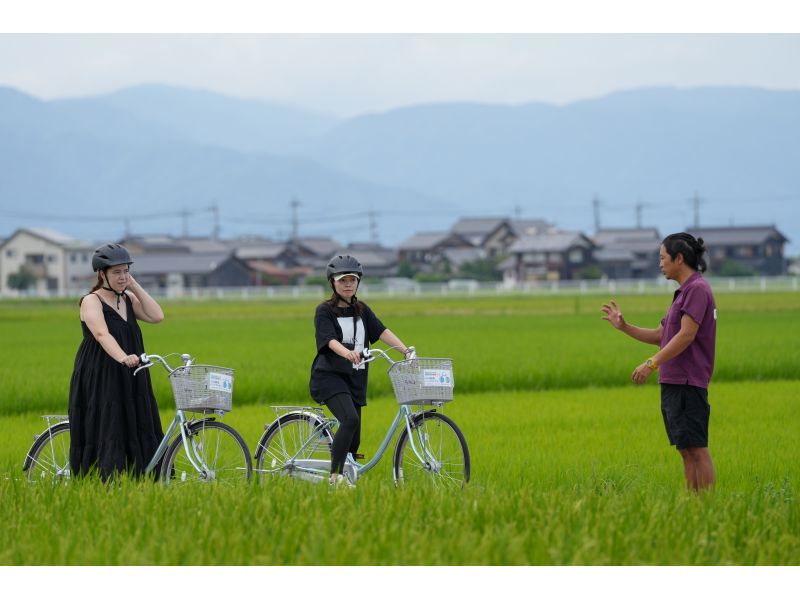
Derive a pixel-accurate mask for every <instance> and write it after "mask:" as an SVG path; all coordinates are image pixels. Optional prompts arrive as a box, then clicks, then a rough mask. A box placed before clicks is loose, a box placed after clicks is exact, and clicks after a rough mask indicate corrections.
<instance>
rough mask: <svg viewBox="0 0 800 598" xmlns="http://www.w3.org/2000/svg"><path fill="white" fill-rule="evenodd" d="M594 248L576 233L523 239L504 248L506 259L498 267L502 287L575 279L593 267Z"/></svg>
mask: <svg viewBox="0 0 800 598" xmlns="http://www.w3.org/2000/svg"><path fill="white" fill-rule="evenodd" d="M594 248H595V245H594V243H593V242H592V240H591V239H589V238H588V237H587V236H586V235H584V234H583V233H581V232H577V231H550V232H544V233H540V234H536V235H526V236H524V237H520V238H519V239H517V240H516V241H515V242H514V243H513V244H512V245H511V247H509V248H508V253H509V257H508V258H507V259H506V260H505V261H504V262H503V263H502V264H501V265H500V267H501V269H502V271H503V280H504V282H505V283H506V284H516V283H524V282H529V281H537V280H569V279H575V278H579V276H580V273H581V271H582V270H583V269H584V268H586V267H587V266H589V265H592V264H593V263H594V258H593V252H594Z"/></svg>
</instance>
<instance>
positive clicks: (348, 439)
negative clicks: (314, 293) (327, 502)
mask: <svg viewBox="0 0 800 598" xmlns="http://www.w3.org/2000/svg"><path fill="white" fill-rule="evenodd" d="M326 274H327V277H328V281H329V282H330V284H331V288H332V289H333V295H332V296H331V298H330V299H329V300H328V301H325V302H323V303H321V304H320V305H319V306H317V312H316V314H315V315H314V332H315V335H316V340H317V355H316V357H315V358H314V363H313V364H312V366H311V380H310V382H309V390H310V391H311V397H312V398H313V399H314V400H315V401H316V402H317V403H321V404H324V405H327V407H328V409H330V410H331V413H333V415H334V417H335V418H336V419H337V420H339V429H338V430H337V431H336V434H335V435H334V437H333V444H332V445H331V478H330V483H331V484H337V483H345V484H349V483H351V482H350V481H349V480H347V479H346V478H345V477H344V476H343V475H342V471H343V468H344V463H345V459H346V458H347V453H351V454H352V455H353V456H355V455H356V451H357V450H358V447H359V444H360V443H361V408H362V407H363V406H365V405H366V404H367V371H368V370H367V367H368V366H367V364H365V363H362V362H361V361H362V358H361V350H362V349H364V348H366V347H368V346H369V345H370V344H371V343H375V342H377V341H379V340H380V341H383V342H384V343H386V344H387V345H389V346H390V347H393V348H395V349H397V350H398V351H400V352H401V353H403V354H404V355H408V353H409V350H408V348H407V347H406V346H405V345H404V344H403V342H402V341H401V340H400V339H399V338H397V336H396V335H395V334H394V333H393V332H392V331H391V330H389V329H388V328H386V326H384V325H383V323H382V322H381V321H380V320H379V319H378V317H377V316H376V315H375V314H374V313H373V311H372V310H371V309H370V308H369V306H368V305H367V304H366V303H362V302H361V301H359V300H358V299H357V297H356V291H357V290H358V284H359V282H360V280H361V276H362V274H363V270H362V268H361V264H360V263H359V262H358V260H357V259H356V258H354V257H352V256H349V255H345V256H341V255H340V256H337V257H335V258H333V259H332V260H331V261H330V263H329V264H328V267H327V270H326Z"/></svg>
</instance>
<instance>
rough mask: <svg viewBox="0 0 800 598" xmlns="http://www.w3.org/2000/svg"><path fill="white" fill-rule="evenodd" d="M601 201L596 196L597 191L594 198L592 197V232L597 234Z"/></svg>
mask: <svg viewBox="0 0 800 598" xmlns="http://www.w3.org/2000/svg"><path fill="white" fill-rule="evenodd" d="M602 204H603V202H601V201H600V198H599V197H597V193H595V194H594V198H593V199H592V209H593V211H594V233H595V234H597V233H599V232H600V206H601V205H602Z"/></svg>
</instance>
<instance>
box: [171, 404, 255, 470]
mask: <svg viewBox="0 0 800 598" xmlns="http://www.w3.org/2000/svg"><path fill="white" fill-rule="evenodd" d="M187 443H188V445H189V451H190V455H187V454H186V448H185V447H184V445H183V439H182V438H181V437H180V436H177V437H176V438H175V440H173V442H172V445H170V447H169V449H168V450H167V453H166V455H165V456H164V460H163V462H162V464H161V477H162V479H163V480H164V482H165V483H167V484H171V483H182V482H218V483H232V482H240V481H246V480H249V479H250V475H251V474H252V472H253V461H252V459H251V458H250V450H249V449H248V448H247V444H246V443H245V441H244V440H243V439H242V437H241V436H240V435H239V433H238V432H237V431H236V430H234V429H233V428H231V427H230V426H229V425H227V424H223V423H222V422H218V421H214V420H211V419H204V420H200V421H197V422H194V423H192V424H190V425H189V431H188V438H187ZM190 456H191V459H192V460H193V461H194V462H195V463H196V464H197V465H199V466H200V467H201V469H202V470H203V471H197V469H196V468H195V466H194V465H192V460H190V459H189V457H190Z"/></svg>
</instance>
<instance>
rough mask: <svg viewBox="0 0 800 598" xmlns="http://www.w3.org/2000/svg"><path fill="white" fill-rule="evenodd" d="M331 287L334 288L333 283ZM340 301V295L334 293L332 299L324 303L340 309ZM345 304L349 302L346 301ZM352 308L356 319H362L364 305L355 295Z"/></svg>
mask: <svg viewBox="0 0 800 598" xmlns="http://www.w3.org/2000/svg"><path fill="white" fill-rule="evenodd" d="M331 286H333V283H331ZM339 299H341V297H340V296H339V294H338V293H337V292H336V291H333V293H332V294H331V298H330V299H326V300H325V301H323V303H327V304H328V305H329V306H330V307H332V308H333V309H337V308H339ZM345 303H347V301H345ZM350 307H352V308H353V315H354V316H355V317H356V319H358V318H360V317H361V313H362V312H363V309H364V304H363V303H361V301H359V299H358V297H356V296H355V295H353V303H351V304H350Z"/></svg>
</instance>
